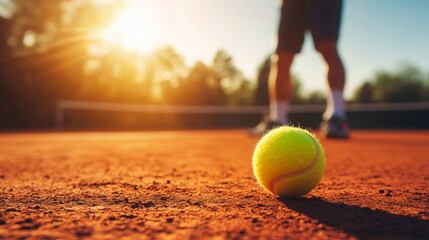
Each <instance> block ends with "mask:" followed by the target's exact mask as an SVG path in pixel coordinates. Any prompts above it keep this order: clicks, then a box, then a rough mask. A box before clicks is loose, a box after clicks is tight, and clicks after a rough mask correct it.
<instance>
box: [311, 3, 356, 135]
mask: <svg viewBox="0 0 429 240" xmlns="http://www.w3.org/2000/svg"><path fill="white" fill-rule="evenodd" d="M310 2H311V4H310V6H309V7H310V10H309V12H310V17H309V19H310V30H311V33H312V35H313V39H314V43H315V46H316V49H317V51H319V52H320V54H321V55H322V56H323V59H324V60H325V62H326V65H327V67H328V73H327V81H328V86H329V91H328V93H327V107H326V111H325V113H324V114H323V122H322V124H321V132H322V134H323V135H325V136H326V137H330V138H348V137H349V128H348V123H347V119H346V112H345V101H344V96H343V90H344V85H345V70H344V65H343V62H342V60H341V58H340V56H339V54H338V49H337V42H338V38H339V29H340V25H341V13H342V0H325V1H316V0H310Z"/></svg>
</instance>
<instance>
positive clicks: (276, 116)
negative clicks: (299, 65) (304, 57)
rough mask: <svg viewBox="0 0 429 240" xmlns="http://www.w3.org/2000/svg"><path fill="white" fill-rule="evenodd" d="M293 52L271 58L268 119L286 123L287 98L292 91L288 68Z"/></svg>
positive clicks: (287, 111)
mask: <svg viewBox="0 0 429 240" xmlns="http://www.w3.org/2000/svg"><path fill="white" fill-rule="evenodd" d="M294 56H295V54H294V53H280V54H276V55H273V56H272V58H271V71H270V76H269V80H268V91H269V96H270V120H271V121H274V122H278V123H281V124H287V122H288V116H287V115H288V113H289V99H290V97H291V92H292V81H291V75H290V68H291V65H292V61H293V58H294Z"/></svg>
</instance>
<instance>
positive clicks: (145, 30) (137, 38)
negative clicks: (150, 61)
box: [101, 8, 162, 53]
mask: <svg viewBox="0 0 429 240" xmlns="http://www.w3.org/2000/svg"><path fill="white" fill-rule="evenodd" d="M156 22H157V20H156V18H155V16H153V15H152V14H151V13H150V12H148V11H142V9H140V8H137V9H131V8H129V9H124V10H123V11H121V12H120V13H119V14H118V16H117V18H116V19H115V20H114V21H113V22H112V23H111V24H110V25H109V26H108V27H107V28H106V29H105V30H104V31H103V32H102V35H101V37H102V39H103V41H105V42H107V43H109V44H113V45H115V46H119V47H121V48H122V49H124V50H126V51H133V52H137V53H146V52H148V51H151V50H153V49H154V48H157V47H159V45H160V44H161V40H162V37H161V31H160V29H159V28H158V27H157V26H156Z"/></svg>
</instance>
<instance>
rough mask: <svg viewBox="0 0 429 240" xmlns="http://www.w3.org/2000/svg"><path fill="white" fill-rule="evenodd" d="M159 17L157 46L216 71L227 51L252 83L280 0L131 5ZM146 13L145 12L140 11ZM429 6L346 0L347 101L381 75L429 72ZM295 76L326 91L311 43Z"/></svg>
mask: <svg viewBox="0 0 429 240" xmlns="http://www.w3.org/2000/svg"><path fill="white" fill-rule="evenodd" d="M131 2H134V3H135V6H137V5H140V7H141V8H143V9H145V11H147V14H149V15H152V17H151V18H150V19H151V20H149V21H150V22H153V24H155V25H156V29H157V33H156V34H154V33H152V34H154V35H156V36H157V40H156V42H157V43H158V44H159V45H167V44H168V45H171V46H173V47H174V48H175V49H176V50H177V51H178V52H179V53H180V54H181V55H183V56H184V58H185V60H186V62H187V63H188V64H189V65H192V64H193V62H195V61H197V60H203V61H204V62H207V63H209V62H210V61H211V60H212V58H213V56H214V54H215V52H216V51H217V50H218V49H221V48H222V49H225V50H226V51H227V52H228V53H230V54H231V55H232V57H233V61H234V62H235V64H236V66H237V67H238V68H239V69H240V70H242V71H243V73H244V74H245V75H246V76H247V77H248V78H251V79H254V78H255V76H256V72H257V68H258V67H259V66H260V64H261V63H262V62H263V60H264V59H265V58H266V57H267V56H269V55H270V54H271V53H272V52H273V51H274V49H275V40H276V32H277V26H278V17H279V7H280V5H279V1H278V0H216V1H214V0H145V1H138V0H131ZM137 8H138V7H137ZM428 12H429V1H427V0H413V1H409V0H376V1H374V0H345V1H344V12H343V18H342V26H341V38H340V41H339V50H340V54H341V56H342V57H343V60H344V62H345V65H346V69H347V84H346V90H345V94H346V97H350V96H351V95H352V92H353V90H354V89H355V88H356V87H357V86H359V85H360V84H361V83H362V82H363V81H364V80H367V79H369V78H371V77H372V76H373V75H374V73H375V72H376V71H379V70H388V71H394V70H395V69H396V68H397V67H398V66H399V65H400V64H401V63H410V64H413V65H416V66H418V67H420V68H421V69H422V70H424V71H425V72H429V57H428V54H429V46H428V42H429V27H428V26H429V16H428V15H427V13H428ZM292 69H293V72H294V73H295V74H296V75H298V76H299V77H300V79H301V80H302V81H303V85H304V89H305V91H307V92H310V91H314V90H321V91H324V90H325V88H326V80H325V79H326V77H325V75H326V68H325V65H324V63H323V60H322V58H321V57H320V55H319V54H318V53H317V52H316V51H315V50H314V47H313V42H312V39H311V36H309V35H307V36H306V41H305V43H304V46H303V49H302V52H301V53H300V54H299V55H298V56H297V57H296V59H295V62H294V64H293V66H292Z"/></svg>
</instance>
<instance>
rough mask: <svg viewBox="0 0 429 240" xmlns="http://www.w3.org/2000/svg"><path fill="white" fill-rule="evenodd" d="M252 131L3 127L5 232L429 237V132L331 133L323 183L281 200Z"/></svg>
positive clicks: (26, 235) (0, 190) (0, 211)
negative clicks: (266, 176)
mask: <svg viewBox="0 0 429 240" xmlns="http://www.w3.org/2000/svg"><path fill="white" fill-rule="evenodd" d="M258 140H259V139H258V138H251V137H249V136H248V135H247V134H246V131H245V130H220V131H219V130H210V131H169V132H162V131H161V132H100V133H88V132H86V133H18V134H12V133H4V134H0V239H86V238H88V239H429V155H428V152H429V132H428V131H415V132H411V131H355V132H353V135H352V138H351V139H350V140H348V141H344V140H343V141H341V140H326V139H321V143H322V145H323V146H324V148H325V152H326V156H327V169H326V172H325V175H324V177H323V180H322V182H321V183H320V184H319V185H318V187H317V188H316V189H314V190H313V191H312V192H310V193H309V194H308V195H306V196H304V197H301V198H296V199H279V198H276V197H274V196H272V195H270V194H269V193H267V192H265V191H264V190H263V189H262V188H261V187H260V186H259V185H258V184H257V182H256V181H255V179H254V177H253V172H252V168H251V156H252V153H253V149H254V147H255V145H256V143H257V141H258Z"/></svg>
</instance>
